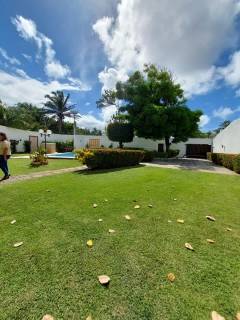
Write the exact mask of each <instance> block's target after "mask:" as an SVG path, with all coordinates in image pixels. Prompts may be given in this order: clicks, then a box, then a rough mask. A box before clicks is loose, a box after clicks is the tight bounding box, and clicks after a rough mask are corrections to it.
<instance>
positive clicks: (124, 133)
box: [107, 121, 134, 148]
mask: <svg viewBox="0 0 240 320" xmlns="http://www.w3.org/2000/svg"><path fill="white" fill-rule="evenodd" d="M107 136H108V138H109V139H110V140H111V141H117V142H119V147H120V148H122V147H123V143H124V142H131V141H132V140H133V136H134V132H133V126H132V125H131V124H130V123H124V122H120V121H114V122H110V123H109V124H108V126H107Z"/></svg>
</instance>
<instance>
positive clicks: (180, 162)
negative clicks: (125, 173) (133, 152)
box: [145, 158, 237, 175]
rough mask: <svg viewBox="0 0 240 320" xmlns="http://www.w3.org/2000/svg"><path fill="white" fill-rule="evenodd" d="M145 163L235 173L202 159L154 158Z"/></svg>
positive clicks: (174, 167) (164, 166) (201, 170)
mask: <svg viewBox="0 0 240 320" xmlns="http://www.w3.org/2000/svg"><path fill="white" fill-rule="evenodd" d="M145 165H147V166H150V167H158V168H168V169H178V170H180V169H185V170H193V171H200V172H209V173H218V174H227V175H237V174H236V173H235V172H234V171H231V170H229V169H227V168H224V167H222V166H217V165H215V164H214V163H212V162H211V161H208V160H204V159H188V158H181V159H168V160H167V159H166V160H154V161H153V162H151V163H146V164H145Z"/></svg>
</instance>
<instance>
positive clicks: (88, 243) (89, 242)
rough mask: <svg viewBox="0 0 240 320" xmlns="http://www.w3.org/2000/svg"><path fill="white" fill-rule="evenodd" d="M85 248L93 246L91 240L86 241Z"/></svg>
mask: <svg viewBox="0 0 240 320" xmlns="http://www.w3.org/2000/svg"><path fill="white" fill-rule="evenodd" d="M87 246H88V247H89V248H91V247H92V246H93V241H92V240H88V241H87Z"/></svg>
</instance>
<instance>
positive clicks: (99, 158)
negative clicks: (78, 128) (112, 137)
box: [75, 148, 144, 169]
mask: <svg viewBox="0 0 240 320" xmlns="http://www.w3.org/2000/svg"><path fill="white" fill-rule="evenodd" d="M75 152H76V154H77V158H78V159H79V160H80V161H81V162H82V163H83V164H86V165H87V166H88V168H90V169H110V168H119V167H128V166H135V165H138V164H139V163H140V162H141V161H142V160H143V158H144V151H141V150H125V149H107V148H104V149H91V150H87V149H80V150H76V151H75Z"/></svg>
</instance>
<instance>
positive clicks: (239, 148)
mask: <svg viewBox="0 0 240 320" xmlns="http://www.w3.org/2000/svg"><path fill="white" fill-rule="evenodd" d="M213 152H218V153H233V154H238V153H240V119H238V120H235V121H233V122H232V123H231V124H230V125H229V126H228V127H227V128H225V129H224V130H222V131H221V132H220V133H219V134H218V135H217V136H216V137H215V138H214V139H213Z"/></svg>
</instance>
